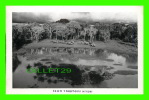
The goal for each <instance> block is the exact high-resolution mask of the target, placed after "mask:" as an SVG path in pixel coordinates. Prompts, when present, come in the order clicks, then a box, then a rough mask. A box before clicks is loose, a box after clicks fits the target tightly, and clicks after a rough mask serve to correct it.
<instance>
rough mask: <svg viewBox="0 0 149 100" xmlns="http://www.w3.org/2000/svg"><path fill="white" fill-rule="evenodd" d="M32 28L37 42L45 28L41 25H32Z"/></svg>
mask: <svg viewBox="0 0 149 100" xmlns="http://www.w3.org/2000/svg"><path fill="white" fill-rule="evenodd" d="M31 29H32V35H33V38H34V39H35V41H36V42H38V41H39V39H41V36H42V35H41V34H42V33H43V32H44V28H43V27H41V26H33V27H31Z"/></svg>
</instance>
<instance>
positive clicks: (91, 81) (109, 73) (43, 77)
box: [13, 47, 137, 88]
mask: <svg viewBox="0 0 149 100" xmlns="http://www.w3.org/2000/svg"><path fill="white" fill-rule="evenodd" d="M14 57H16V58H15V60H17V59H19V60H20V62H21V63H19V64H17V65H16V66H17V67H16V70H14V74H13V87H14V88H27V87H28V88H72V87H74V88H106V87H108V88H109V87H111V88H112V87H116V86H113V85H114V83H115V84H123V85H117V86H121V88H123V87H125V88H127V85H128V84H127V83H128V82H127V80H126V82H124V83H121V82H119V80H120V79H119V78H117V76H119V75H121V76H123V77H122V79H124V80H125V79H127V78H126V77H128V76H137V68H136V67H134V66H137V57H136V56H132V55H126V54H116V53H114V52H110V51H108V50H102V49H96V48H69V47H67V48H64V47H51V48H45V47H42V48H34V49H26V53H25V56H22V55H20V54H18V55H17V56H14ZM131 61H132V62H131ZM130 66H131V67H130ZM31 68H35V69H39V70H42V69H44V70H45V71H47V70H48V68H58V69H60V68H70V69H71V70H72V71H71V73H37V72H36V73H27V72H26V70H27V69H28V70H30V69H31ZM22 77H23V78H22ZM134 78H135V79H134ZM24 79H25V81H24ZM113 80H114V81H113ZM116 80H117V81H116ZM129 81H133V82H130V83H133V84H134V86H133V87H135V88H137V77H132V80H129ZM117 82H119V83H117ZM128 86H132V85H128Z"/></svg>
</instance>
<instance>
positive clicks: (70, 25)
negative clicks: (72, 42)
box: [66, 21, 81, 39]
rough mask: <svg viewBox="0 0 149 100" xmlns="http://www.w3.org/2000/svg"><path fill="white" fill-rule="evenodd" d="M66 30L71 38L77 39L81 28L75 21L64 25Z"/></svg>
mask: <svg viewBox="0 0 149 100" xmlns="http://www.w3.org/2000/svg"><path fill="white" fill-rule="evenodd" d="M66 25H67V28H68V29H69V30H70V32H71V37H72V39H74V37H75V38H76V39H77V38H79V31H80V29H81V26H80V24H79V23H78V22H76V21H70V22H69V23H67V24H66Z"/></svg>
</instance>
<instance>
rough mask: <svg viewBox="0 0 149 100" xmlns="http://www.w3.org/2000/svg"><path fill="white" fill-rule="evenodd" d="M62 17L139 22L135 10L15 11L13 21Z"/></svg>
mask: <svg viewBox="0 0 149 100" xmlns="http://www.w3.org/2000/svg"><path fill="white" fill-rule="evenodd" d="M60 19H69V20H82V21H86V22H88V21H93V22H98V21H99V22H100V21H106V22H108V21H110V22H111V21H114V22H121V21H122V22H137V14H136V13H134V12H13V13H12V21H13V22H15V23H16V22H30V21H36V22H48V21H49V22H53V21H57V20H60Z"/></svg>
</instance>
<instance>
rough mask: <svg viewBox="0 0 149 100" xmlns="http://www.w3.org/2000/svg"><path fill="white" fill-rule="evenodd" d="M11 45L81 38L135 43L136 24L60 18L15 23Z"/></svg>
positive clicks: (16, 47)
mask: <svg viewBox="0 0 149 100" xmlns="http://www.w3.org/2000/svg"><path fill="white" fill-rule="evenodd" d="M12 36H13V37H12V38H13V47H14V48H15V49H19V48H21V47H22V46H23V45H24V44H27V43H31V42H33V41H36V42H39V41H41V40H43V39H50V40H51V39H55V40H63V41H67V40H78V39H82V40H84V41H88V42H90V43H93V42H94V41H103V42H107V41H108V40H110V39H119V40H122V41H124V42H130V43H137V24H136V23H134V24H125V23H114V24H106V23H98V22H97V23H93V24H87V23H83V22H77V21H69V20H67V19H61V20H59V21H56V22H50V23H42V24H40V23H20V24H19V23H17V24H13V25H12Z"/></svg>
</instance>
